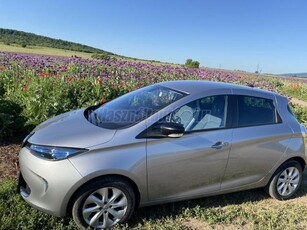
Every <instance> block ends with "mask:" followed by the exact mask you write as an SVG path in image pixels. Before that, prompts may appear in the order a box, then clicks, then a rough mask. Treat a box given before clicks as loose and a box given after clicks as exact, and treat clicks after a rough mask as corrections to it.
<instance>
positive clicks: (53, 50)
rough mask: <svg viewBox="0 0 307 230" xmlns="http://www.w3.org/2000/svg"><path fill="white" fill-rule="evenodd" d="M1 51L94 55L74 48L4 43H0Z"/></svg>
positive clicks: (69, 55) (68, 55)
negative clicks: (65, 48)
mask: <svg viewBox="0 0 307 230" xmlns="http://www.w3.org/2000/svg"><path fill="white" fill-rule="evenodd" d="M0 51H4V52H18V53H30V54H43V55H53V56H64V57H71V56H73V55H77V56H78V57H82V58H91V56H92V53H84V52H78V51H72V50H63V49H56V48H49V47H40V46H27V47H25V48H23V47H21V46H15V45H5V44H3V43H0Z"/></svg>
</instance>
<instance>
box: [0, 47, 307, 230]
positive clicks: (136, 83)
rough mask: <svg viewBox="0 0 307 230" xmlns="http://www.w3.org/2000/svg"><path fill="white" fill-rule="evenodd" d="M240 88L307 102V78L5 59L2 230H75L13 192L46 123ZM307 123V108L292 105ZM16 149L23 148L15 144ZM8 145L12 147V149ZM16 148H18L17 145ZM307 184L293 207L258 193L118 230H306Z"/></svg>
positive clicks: (0, 101)
mask: <svg viewBox="0 0 307 230" xmlns="http://www.w3.org/2000/svg"><path fill="white" fill-rule="evenodd" d="M179 79H180V80H187V79H196V80H208V81H221V82H229V83H236V84H241V85H248V86H250V87H257V88H261V89H266V90H271V91H275V92H279V93H281V94H283V95H285V96H288V97H289V98H291V97H293V98H296V99H300V100H305V101H307V79H298V78H282V77H275V76H272V75H261V74H251V73H246V72H242V71H226V70H217V69H207V68H200V69H193V68H186V67H183V66H181V65H167V64H157V63H150V62H144V61H142V62H137V61H131V60H120V59H109V60H99V61H97V60H92V59H83V58H80V57H76V56H73V57H57V56H43V55H34V54H20V53H8V52H0V141H1V139H5V140H6V142H3V143H4V144H0V213H1V215H0V229H77V227H76V226H75V224H74V222H73V220H72V219H71V218H70V217H67V218H64V219H58V218H55V217H52V216H50V215H48V214H44V213H42V212H40V211H37V210H35V209H33V208H31V207H29V205H27V204H26V203H25V201H23V200H22V198H21V197H20V195H19V194H17V193H16V181H15V180H14V179H13V178H14V177H15V174H16V170H17V168H18V166H17V164H18V163H17V162H18V160H17V152H18V150H19V148H20V147H19V144H18V143H19V142H20V141H19V139H20V138H19V139H18V138H17V139H16V140H15V143H14V144H12V143H11V141H12V140H14V139H15V137H16V136H19V137H22V136H24V135H25V134H26V133H28V132H30V131H31V130H32V129H33V128H34V127H35V126H36V125H38V124H39V123H41V122H42V121H44V120H46V119H48V118H50V117H53V116H55V115H57V114H60V113H63V112H66V111H70V110H73V109H77V108H81V107H87V106H90V105H94V104H97V103H104V102H106V101H109V100H112V99H113V98H116V97H118V96H120V95H122V94H124V93H127V92H129V91H132V90H135V89H138V88H140V87H143V86H146V85H149V84H153V83H157V82H161V81H168V80H179ZM294 112H295V114H296V116H297V118H298V119H299V121H300V122H302V123H305V124H307V122H306V121H307V108H306V107H303V106H297V105H296V106H294ZM17 142H18V143H17ZM5 143H9V144H8V145H7V144H5ZM16 143H17V144H16ZM306 194H307V180H306V173H305V176H304V180H303V184H302V188H301V189H300V191H299V192H298V195H297V197H295V198H294V199H292V200H289V201H283V202H281V201H276V200H273V199H272V198H269V197H268V196H267V195H266V194H265V193H264V192H263V191H261V189H256V190H252V191H243V192H238V193H232V194H227V195H221V196H215V197H210V198H203V199H198V200H192V201H184V202H177V203H172V204H165V205H159V206H153V207H147V208H142V209H140V210H138V211H137V212H136V213H135V214H134V215H133V218H132V220H131V221H129V223H128V224H126V225H124V226H117V227H116V228H115V229H306V228H307V215H306V213H307V205H306V204H307V195H306Z"/></svg>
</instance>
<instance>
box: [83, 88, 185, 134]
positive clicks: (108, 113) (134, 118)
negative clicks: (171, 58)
mask: <svg viewBox="0 0 307 230" xmlns="http://www.w3.org/2000/svg"><path fill="white" fill-rule="evenodd" d="M183 96H185V94H184V93H182V92H178V91H175V90H172V89H169V88H166V87H163V86H159V85H152V86H148V87H144V88H141V89H139V90H136V91H133V92H130V93H127V94H125V95H123V96H121V97H119V98H116V99H114V100H112V101H110V102H108V103H106V104H104V105H102V106H100V107H98V108H96V109H94V110H92V111H89V112H90V113H89V114H88V120H89V121H90V122H91V123H93V124H95V125H97V126H99V127H102V128H107V129H122V128H126V127H129V126H132V125H134V124H136V123H138V122H140V121H141V120H143V119H145V118H146V117H149V116H150V115H152V114H154V113H156V112H157V111H159V110H161V109H163V108H164V107H166V106H167V105H169V104H171V103H173V102H175V101H177V100H179V99H180V98H182V97H183Z"/></svg>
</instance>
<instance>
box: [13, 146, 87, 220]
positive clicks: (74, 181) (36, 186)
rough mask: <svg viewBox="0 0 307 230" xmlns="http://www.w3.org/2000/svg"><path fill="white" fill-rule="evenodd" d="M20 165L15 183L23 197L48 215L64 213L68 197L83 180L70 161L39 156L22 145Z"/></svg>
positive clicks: (61, 215)
mask: <svg viewBox="0 0 307 230" xmlns="http://www.w3.org/2000/svg"><path fill="white" fill-rule="evenodd" d="M19 165H20V176H19V183H18V186H19V192H20V194H21V196H22V197H23V198H24V200H25V201H26V202H28V203H29V204H30V205H31V206H33V207H35V208H37V209H39V210H41V211H44V212H46V213H49V214H51V215H54V216H57V217H63V216H65V215H66V211H67V205H68V202H69V200H70V198H71V196H72V195H73V193H74V192H75V191H76V189H77V188H78V187H79V186H80V185H81V184H83V182H84V181H83V178H82V176H81V175H80V174H79V172H78V171H77V170H76V169H75V168H74V166H73V165H72V164H71V163H70V161H69V160H67V159H66V160H60V161H51V160H45V159H41V158H38V157H36V156H34V155H33V154H32V153H31V152H30V151H29V150H28V149H27V148H22V149H21V150H20V153H19Z"/></svg>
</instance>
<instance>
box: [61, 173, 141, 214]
mask: <svg viewBox="0 0 307 230" xmlns="http://www.w3.org/2000/svg"><path fill="white" fill-rule="evenodd" d="M104 178H112V179H113V180H119V181H124V182H126V183H129V184H130V185H131V187H132V189H133V191H134V194H135V199H136V204H135V207H136V208H137V207H138V206H139V204H140V201H141V193H140V190H139V188H138V186H137V184H136V183H135V182H134V181H133V180H132V179H131V178H129V177H127V176H123V175H120V174H106V175H101V176H97V177H94V178H91V179H90V180H88V181H86V182H85V183H83V184H82V185H81V186H79V187H78V188H77V189H76V191H75V192H74V193H73V194H72V196H71V197H70V199H69V201H68V204H67V207H66V213H67V214H71V211H72V207H73V205H74V201H75V200H76V199H77V194H78V193H79V192H80V191H81V190H82V189H83V188H84V187H86V186H88V185H89V184H91V183H93V182H94V181H96V180H101V179H104Z"/></svg>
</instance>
